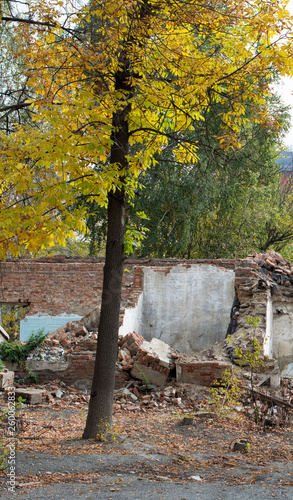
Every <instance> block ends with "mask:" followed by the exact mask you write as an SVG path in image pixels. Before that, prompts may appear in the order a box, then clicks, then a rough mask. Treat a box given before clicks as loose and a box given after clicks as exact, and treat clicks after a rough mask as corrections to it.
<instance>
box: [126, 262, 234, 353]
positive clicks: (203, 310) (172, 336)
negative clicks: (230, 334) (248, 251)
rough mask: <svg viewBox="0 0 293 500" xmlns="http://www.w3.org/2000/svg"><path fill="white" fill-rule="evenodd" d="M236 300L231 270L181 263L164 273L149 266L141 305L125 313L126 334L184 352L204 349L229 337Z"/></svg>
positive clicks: (146, 270)
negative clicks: (140, 336)
mask: <svg viewBox="0 0 293 500" xmlns="http://www.w3.org/2000/svg"><path fill="white" fill-rule="evenodd" d="M233 298H234V271H232V270H224V269H220V268H218V267H215V266H211V265H208V264H202V265H192V266H191V267H190V268H186V267H184V266H182V265H178V266H175V267H173V268H172V269H171V270H170V271H169V273H168V274H166V275H165V274H164V272H160V271H159V270H158V269H156V270H155V269H151V268H145V269H144V284H143V294H142V295H141V297H140V303H139V304H138V306H137V308H135V310H134V309H132V310H130V311H129V310H126V314H125V319H124V323H125V325H124V323H123V328H122V327H121V332H123V334H126V333H129V331H133V330H135V331H137V333H139V334H140V335H143V337H144V338H145V339H146V340H151V338H153V337H155V338H159V339H161V340H163V341H164V342H166V343H167V344H170V345H171V346H172V347H174V348H175V349H178V351H181V352H193V351H199V350H201V349H203V348H205V347H208V346H210V345H212V344H214V343H215V342H217V341H219V340H223V339H224V338H225V334H226V331H227V328H228V324H229V320H230V311H231V306H232V303H233ZM127 311H129V312H127Z"/></svg>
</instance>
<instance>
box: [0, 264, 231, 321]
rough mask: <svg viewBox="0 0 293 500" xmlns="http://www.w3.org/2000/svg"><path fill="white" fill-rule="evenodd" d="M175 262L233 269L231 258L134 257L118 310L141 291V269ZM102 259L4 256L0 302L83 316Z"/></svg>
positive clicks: (95, 290) (99, 278)
mask: <svg viewBox="0 0 293 500" xmlns="http://www.w3.org/2000/svg"><path fill="white" fill-rule="evenodd" d="M178 264H181V265H183V266H184V267H186V268H190V267H191V266H192V265H194V264H198V265H201V264H212V265H214V266H217V267H222V268H225V269H234V267H235V260H234V259H231V260H225V259H223V260H221V259H218V260H208V259H202V260H189V261H184V260H177V259H137V260H130V259H129V260H126V261H125V273H124V278H123V290H122V310H123V309H124V308H125V307H133V306H134V305H135V304H136V303H137V299H138V296H139V295H140V293H141V291H142V285H143V268H144V267H151V268H154V269H156V270H158V272H164V273H165V274H167V273H168V272H169V271H170V270H171V269H172V268H173V267H174V266H177V265H178ZM103 266H104V262H103V259H99V258H79V257H66V256H55V257H45V258H38V259H7V260H6V261H5V262H4V261H2V262H0V302H1V303H4V304H5V303H13V304H16V303H19V304H29V305H30V311H29V314H31V315H32V314H36V313H38V312H42V313H48V314H51V315H57V314H61V313H68V314H70V313H76V314H80V315H82V316H83V315H85V314H87V313H88V312H90V311H91V310H92V309H93V308H94V307H95V306H96V305H97V304H99V303H100V299H101V291H102V283H103Z"/></svg>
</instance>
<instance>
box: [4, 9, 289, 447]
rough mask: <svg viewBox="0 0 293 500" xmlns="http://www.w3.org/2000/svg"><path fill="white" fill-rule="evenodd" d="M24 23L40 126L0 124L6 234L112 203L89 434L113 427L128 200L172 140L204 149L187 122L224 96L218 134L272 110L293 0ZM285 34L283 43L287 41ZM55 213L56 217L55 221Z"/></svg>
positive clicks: (77, 217) (285, 60) (84, 13)
mask: <svg viewBox="0 0 293 500" xmlns="http://www.w3.org/2000/svg"><path fill="white" fill-rule="evenodd" d="M28 5H29V8H30V10H29V12H28V16H27V17H26V16H25V15H24V18H23V19H22V20H21V19H19V17H18V18H13V16H3V17H2V19H3V20H4V21H5V22H14V21H15V24H16V28H15V30H16V31H17V34H16V41H17V45H18V52H17V56H19V57H22V58H23V60H24V62H25V65H26V67H27V71H26V77H27V84H28V85H30V87H31V88H32V90H33V94H34V95H36V96H37V100H34V101H32V102H31V108H32V109H33V110H34V112H35V115H34V127H31V126H27V127H26V126H25V125H24V126H19V127H18V130H17V131H16V132H15V133H11V134H9V135H5V134H2V135H1V137H0V138H1V146H2V152H1V162H0V163H1V167H0V168H1V169H2V176H1V178H2V183H1V191H2V196H1V203H2V210H1V213H0V223H1V225H2V227H3V231H2V236H1V239H0V244H1V245H2V251H3V253H5V252H7V251H10V252H14V253H17V252H18V251H19V245H20V244H23V245H25V246H27V247H28V248H31V247H32V248H35V247H38V246H40V245H45V244H46V243H47V242H48V241H49V242H50V243H54V242H55V241H59V240H60V239H61V240H62V239H63V238H64V233H65V232H66V231H68V232H69V233H70V231H71V232H72V231H73V230H74V227H75V225H76V221H78V223H79V224H80V228H81V225H82V222H83V220H84V216H85V210H84V207H83V205H82V204H80V203H77V201H80V200H81V199H82V200H85V199H86V200H89V201H92V200H96V201H97V202H98V203H99V204H100V205H102V206H103V205H107V214H108V215H107V217H108V219H107V220H108V223H107V228H108V229H107V243H106V258H105V267H104V284H103V293H102V305H101V318H100V325H99V335H98V344H97V356H96V365H95V373H94V379H93V385H92V391H91V398H90V405H89V413H88V418H87V424H86V428H85V431H84V434H83V437H84V438H90V437H94V436H96V435H97V434H102V433H105V432H106V430H107V429H108V428H109V427H110V426H111V418H112V405H113V390H114V375H115V364H116V358H117V338H118V326H119V325H118V323H119V309H120V294H121V282H122V274H123V256H124V235H125V223H126V204H127V200H128V199H129V198H131V197H132V196H133V193H134V190H135V187H136V185H137V178H138V176H139V174H140V173H141V171H144V170H146V169H147V168H148V167H149V166H150V165H151V164H152V163H154V162H155V161H156V160H155V155H156V154H159V153H160V152H161V151H162V149H163V148H164V147H166V145H167V144H168V141H169V140H175V141H176V147H175V148H174V149H173V154H174V156H175V158H176V161H178V162H182V163H185V164H188V165H192V164H196V162H197V161H198V156H197V144H196V143H195V142H194V140H193V139H192V138H190V136H189V133H188V134H187V133H186V132H187V131H188V132H191V131H192V130H193V128H194V124H195V123H197V122H198V121H200V120H204V113H205V111H206V110H208V109H209V108H210V106H211V104H212V103H213V102H217V103H219V104H221V103H223V104H224V103H226V104H229V105H228V106H226V108H225V109H224V110H223V114H222V116H221V119H222V122H221V126H220V128H219V130H218V132H217V140H218V141H219V143H220V144H221V147H222V148H223V149H231V148H232V149H235V150H236V149H237V148H238V147H239V145H240V143H239V129H240V126H241V124H242V123H243V121H245V120H247V118H246V117H245V112H244V111H245V110H244V108H243V105H242V104H241V102H240V100H239V96H240V95H241V99H244V100H247V101H250V103H251V108H253V109H254V112H253V114H252V120H253V121H256V122H259V123H265V122H266V120H267V116H266V109H265V106H264V96H266V95H269V94H270V93H271V89H270V86H269V82H268V78H267V77H266V78H264V74H266V75H267V74H270V73H271V72H275V71H278V72H280V73H281V74H289V73H290V71H291V59H290V41H287V40H286V34H287V32H288V31H290V29H291V19H290V17H289V15H288V13H287V12H286V10H285V8H284V6H285V3H284V4H283V3H282V2H281V3H278V4H276V3H271V2H260V1H258V0H255V1H253V2H246V1H241V2H237V3H235V2H232V1H229V0H228V1H225V2H223V1H222V0H221V1H219V0H216V1H215V2H213V5H211V4H210V3H201V4H199V3H198V2H197V1H194V0H192V1H190V2H185V1H183V0H182V1H181V0H127V1H125V0H123V1H122V0H115V1H114V0H104V1H98V0H92V1H90V2H89V3H88V4H87V5H86V6H83V7H80V8H78V9H77V10H76V12H74V11H73V10H71V11H70V9H71V4H70V3H69V2H68V4H67V3H66V1H64V2H62V0H58V1H56V2H52V1H50V2H46V1H45V0H39V1H38V0H31V1H29V2H28ZM280 42H281V43H280ZM56 222H57V223H56Z"/></svg>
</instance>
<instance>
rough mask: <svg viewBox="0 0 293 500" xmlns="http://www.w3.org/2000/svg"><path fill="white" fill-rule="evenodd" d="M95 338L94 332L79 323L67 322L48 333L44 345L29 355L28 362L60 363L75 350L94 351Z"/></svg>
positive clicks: (95, 332)
mask: <svg viewBox="0 0 293 500" xmlns="http://www.w3.org/2000/svg"><path fill="white" fill-rule="evenodd" d="M97 338H98V334H97V331H96V330H93V331H88V330H87V328H86V327H85V326H84V325H83V324H82V322H81V321H69V322H68V323H67V324H66V325H65V326H64V327H60V328H58V330H56V331H55V332H52V333H50V334H49V335H48V337H47V338H46V339H45V342H44V344H42V345H41V346H39V347H37V348H36V349H34V351H32V352H31V353H30V355H29V357H28V361H47V362H50V363H54V362H56V361H61V362H62V361H65V359H66V356H67V355H68V354H69V353H71V352H73V351H74V350H76V349H77V350H80V349H82V350H89V351H95V350H96V345H97Z"/></svg>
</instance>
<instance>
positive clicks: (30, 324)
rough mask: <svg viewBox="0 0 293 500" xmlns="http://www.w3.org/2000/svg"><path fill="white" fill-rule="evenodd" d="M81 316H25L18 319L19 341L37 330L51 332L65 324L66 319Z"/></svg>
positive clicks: (22, 340)
mask: <svg viewBox="0 0 293 500" xmlns="http://www.w3.org/2000/svg"><path fill="white" fill-rule="evenodd" d="M81 318H82V316H78V315H77V314H75V315H69V314H68V315H66V316H27V317H26V318H24V319H22V320H21V321H20V337H19V338H20V341H21V342H25V341H26V340H28V338H29V336H30V335H31V334H32V333H37V332H38V331H39V330H44V332H45V333H50V332H53V331H54V330H57V328H59V327H60V326H65V325H66V323H68V321H78V320H80V319H81Z"/></svg>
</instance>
